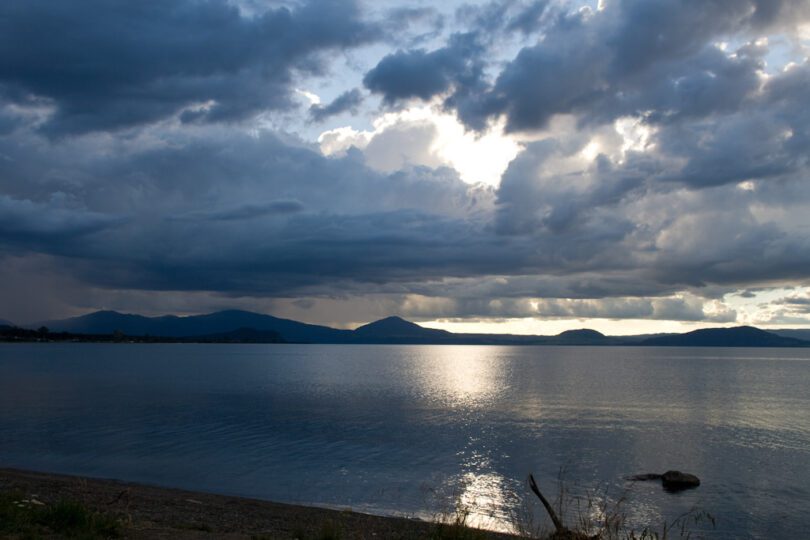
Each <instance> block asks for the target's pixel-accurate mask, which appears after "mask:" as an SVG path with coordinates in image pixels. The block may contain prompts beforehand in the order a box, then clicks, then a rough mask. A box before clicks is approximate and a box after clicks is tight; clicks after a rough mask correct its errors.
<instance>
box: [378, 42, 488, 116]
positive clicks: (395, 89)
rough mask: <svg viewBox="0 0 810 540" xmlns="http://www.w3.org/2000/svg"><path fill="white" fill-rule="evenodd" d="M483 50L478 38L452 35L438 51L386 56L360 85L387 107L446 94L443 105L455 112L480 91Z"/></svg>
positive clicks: (416, 51) (399, 53)
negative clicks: (471, 95)
mask: <svg viewBox="0 0 810 540" xmlns="http://www.w3.org/2000/svg"><path fill="white" fill-rule="evenodd" d="M484 50H485V48H484V47H483V45H482V44H481V42H480V40H479V36H478V34H476V33H457V34H453V35H452V36H451V37H450V40H449V42H448V45H447V46H446V47H443V48H441V49H436V50H434V51H427V50H425V49H412V50H407V51H402V50H400V51H397V52H396V53H394V54H389V55H387V56H386V57H384V58H383V59H382V60H380V62H379V63H378V64H377V65H376V66H375V67H374V68H373V69H371V70H370V71H369V72H368V73H366V75H365V77H364V78H363V84H364V85H365V86H366V88H368V89H369V90H371V91H372V92H375V93H378V94H381V95H382V96H383V100H384V101H385V102H387V103H388V104H394V103H396V102H398V101H400V100H404V99H411V98H419V99H423V100H427V99H430V98H431V97H433V96H435V95H438V94H444V93H446V92H450V96H449V97H447V99H446V105H447V106H448V107H451V108H455V107H456V104H458V103H460V102H461V101H464V100H466V99H469V97H468V96H469V95H470V94H471V93H472V92H476V91H479V90H480V89H481V85H482V84H483V79H482V77H483V68H484V63H483V61H482V59H481V54H482V53H483V51H484Z"/></svg>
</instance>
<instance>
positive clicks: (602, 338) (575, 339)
mask: <svg viewBox="0 0 810 540" xmlns="http://www.w3.org/2000/svg"><path fill="white" fill-rule="evenodd" d="M615 343H616V338H612V337H608V336H606V335H604V334H603V333H601V332H597V331H596V330H591V329H589V328H583V329H580V330H566V331H565V332H562V333H560V334H557V335H556V336H553V337H551V338H549V339H548V344H549V345H613V344H615Z"/></svg>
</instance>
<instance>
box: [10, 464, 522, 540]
mask: <svg viewBox="0 0 810 540" xmlns="http://www.w3.org/2000/svg"><path fill="white" fill-rule="evenodd" d="M32 532H33V536H35V537H36V536H40V537H57V538H58V537H62V536H77V535H78V536H81V537H95V538H107V537H120V538H143V539H147V538H149V539H151V538H180V539H190V538H229V539H242V538H245V539H251V540H259V539H261V540H264V539H271V538H272V539H275V538H278V539H293V538H298V539H300V540H308V539H313V540H315V539H318V540H320V539H324V540H325V539H331V538H341V539H350V538H351V539H372V538H373V539H382V538H390V539H418V538H436V539H442V538H459V539H462V538H469V539H499V540H500V539H503V540H505V539H509V538H515V537H512V536H509V535H505V534H499V533H494V532H489V531H480V530H468V529H465V531H464V532H461V531H459V530H457V526H456V525H454V524H452V523H451V524H438V523H430V522H426V521H419V520H413V519H405V518H396V517H381V516H373V515H369V514H361V513H357V512H352V511H349V510H345V511H339V510H329V509H325V508H313V507H306V506H296V505H290V504H280V503H274V502H268V501H260V500H255V499H246V498H241V497H229V496H224V495H213V494H209V493H199V492H192V491H183V490H178V489H166V488H158V487H151V486H144V485H140V484H131V483H125V482H119V481H116V480H98V479H91V478H83V477H76V476H65V475H57V474H46V473H38V472H29V471H19V470H14V469H0V537H3V538H26V537H30V536H32ZM460 532H461V534H459V533H460Z"/></svg>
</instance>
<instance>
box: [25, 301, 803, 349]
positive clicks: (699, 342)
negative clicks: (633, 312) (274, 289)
mask: <svg viewBox="0 0 810 540" xmlns="http://www.w3.org/2000/svg"><path fill="white" fill-rule="evenodd" d="M41 326H45V327H47V328H48V329H49V330H50V331H51V332H69V333H73V334H93V335H99V334H113V333H116V332H119V333H123V334H125V335H128V336H139V337H140V336H152V337H162V338H168V337H172V338H183V339H186V340H188V339H197V340H199V341H238V342H252V343H278V342H287V343H380V344H384V343H390V344H472V345H594V346H605V345H645V346H662V347H666V346H696V347H712V346H720V347H810V341H808V340H803V339H799V338H798V335H805V334H797V335H780V334H778V333H776V332H768V331H765V330H760V329H758V328H754V327H750V326H741V327H736V328H709V329H703V330H695V331H693V332H687V333H685V334H661V335H652V336H650V335H639V336H606V335H604V334H602V333H600V332H597V331H596V330H590V329H580V330H568V331H565V332H562V333H561V334H558V335H555V336H527V335H512V334H457V333H452V332H448V331H446V330H436V329H433V328H424V327H422V326H419V325H418V324H415V323H413V322H410V321H406V320H405V319H402V318H401V317H387V318H385V319H381V320H378V321H375V322H372V323H369V324H366V325H363V326H360V327H359V328H356V329H355V330H342V329H337V328H330V327H328V326H320V325H314V324H306V323H302V322H298V321H293V320H290V319H282V318H278V317H273V316H271V315H264V314H260V313H252V312H249V311H238V310H228V311H218V312H216V313H209V314H207V315H191V316H187V317H178V316H174V315H166V316H161V317H145V316H142V315H132V314H124V313H118V312H115V311H97V312H95V313H90V314H87V315H82V316H80V317H73V318H69V319H61V320H52V321H43V322H40V323H36V324H34V325H30V327H32V328H39V327H41ZM787 332H793V333H797V332H808V333H810V331H803V330H798V331H797V330H791V331H787Z"/></svg>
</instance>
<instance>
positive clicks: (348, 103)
mask: <svg viewBox="0 0 810 540" xmlns="http://www.w3.org/2000/svg"><path fill="white" fill-rule="evenodd" d="M361 103H363V94H362V93H361V92H360V90H358V89H357V88H353V89H352V90H347V91H346V92H343V93H342V94H340V95H339V96H338V97H336V98H335V99H334V100H333V101H332V102H331V103H329V104H328V105H312V106H311V107H310V108H309V116H310V118H312V120H313V121H314V122H323V121H324V120H326V119H327V118H329V117H330V116H335V115H338V114H342V113H345V112H347V111H352V112H356V111H357V107H359V106H360V104H361Z"/></svg>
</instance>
